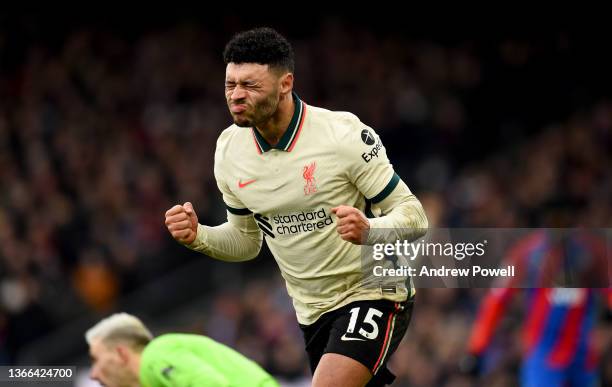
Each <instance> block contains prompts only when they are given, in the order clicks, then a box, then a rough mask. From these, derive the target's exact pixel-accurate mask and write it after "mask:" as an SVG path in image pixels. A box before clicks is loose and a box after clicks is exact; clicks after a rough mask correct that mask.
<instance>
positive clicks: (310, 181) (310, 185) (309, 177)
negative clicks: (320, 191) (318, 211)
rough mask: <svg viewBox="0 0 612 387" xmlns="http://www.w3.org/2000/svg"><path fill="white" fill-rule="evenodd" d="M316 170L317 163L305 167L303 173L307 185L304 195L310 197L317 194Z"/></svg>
mask: <svg viewBox="0 0 612 387" xmlns="http://www.w3.org/2000/svg"><path fill="white" fill-rule="evenodd" d="M316 168H317V162H316V161H313V162H312V163H310V164H309V165H306V166H304V172H303V173H302V176H304V180H305V183H306V185H304V195H310V194H313V193H315V192H317V182H316V180H315V177H314V173H315V169H316Z"/></svg>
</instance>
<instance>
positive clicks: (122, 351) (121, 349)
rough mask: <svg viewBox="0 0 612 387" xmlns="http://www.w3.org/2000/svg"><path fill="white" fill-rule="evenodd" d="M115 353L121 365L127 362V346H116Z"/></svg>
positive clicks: (128, 355)
mask: <svg viewBox="0 0 612 387" xmlns="http://www.w3.org/2000/svg"><path fill="white" fill-rule="evenodd" d="M115 351H117V355H119V359H121V361H122V362H123V363H128V362H129V360H130V349H129V348H128V347H127V346H125V345H123V344H117V346H116V347H115Z"/></svg>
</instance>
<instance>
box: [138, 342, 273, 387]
mask: <svg viewBox="0 0 612 387" xmlns="http://www.w3.org/2000/svg"><path fill="white" fill-rule="evenodd" d="M140 383H141V385H142V386H143V387H161V386H164V387H167V386H172V387H188V386H193V387H196V386H197V387H206V386H211V387H213V386H214V387H217V386H223V387H225V386H227V387H229V386H253V387H255V386H257V387H263V386H265V387H268V386H278V383H277V382H276V381H275V380H274V379H273V378H272V376H270V375H269V374H268V373H266V371H264V370H263V369H262V368H261V367H260V366H259V365H257V364H256V363H255V362H254V361H252V360H249V359H247V358H246V357H244V356H243V355H241V354H240V353H238V352H236V351H235V350H233V349H231V348H229V347H227V346H225V345H223V344H221V343H218V342H216V341H214V340H212V339H210V338H208V337H205V336H200V335H191V334H179V333H173V334H166V335H162V336H159V337H157V338H155V339H153V341H151V342H150V343H149V344H148V345H147V346H146V348H145V349H144V351H143V353H142V358H141V363H140Z"/></svg>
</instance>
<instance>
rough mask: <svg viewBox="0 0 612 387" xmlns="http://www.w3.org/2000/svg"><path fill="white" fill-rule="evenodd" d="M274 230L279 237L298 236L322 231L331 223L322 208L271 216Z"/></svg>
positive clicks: (329, 217)
mask: <svg viewBox="0 0 612 387" xmlns="http://www.w3.org/2000/svg"><path fill="white" fill-rule="evenodd" d="M272 221H273V222H274V226H275V230H276V232H277V233H278V234H279V235H290V234H299V233H302V232H311V231H316V230H320V229H323V228H325V227H327V226H329V225H330V224H332V223H333V220H332V218H331V216H330V215H328V214H327V212H326V211H325V209H324V208H320V209H318V210H312V211H309V210H304V211H299V212H294V213H292V214H286V215H273V216H272Z"/></svg>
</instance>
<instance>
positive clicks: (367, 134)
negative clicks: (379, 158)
mask: <svg viewBox="0 0 612 387" xmlns="http://www.w3.org/2000/svg"><path fill="white" fill-rule="evenodd" d="M361 141H363V143H364V144H366V145H374V143H375V142H376V139H375V138H374V134H373V133H372V132H371V131H370V130H368V129H364V130H362V131H361Z"/></svg>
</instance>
